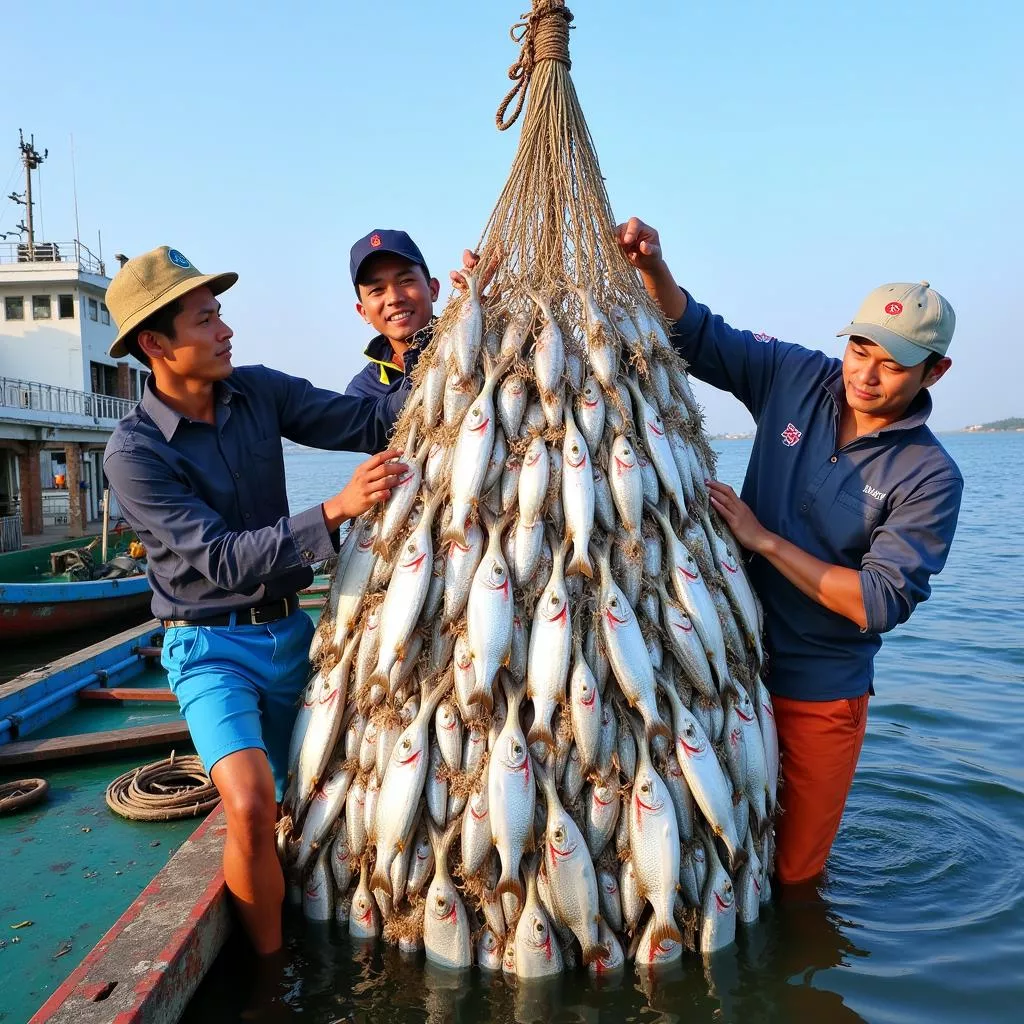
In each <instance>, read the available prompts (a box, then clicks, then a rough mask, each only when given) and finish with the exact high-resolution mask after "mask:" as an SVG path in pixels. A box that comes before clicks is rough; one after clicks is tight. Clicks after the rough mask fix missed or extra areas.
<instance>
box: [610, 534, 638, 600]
mask: <svg viewBox="0 0 1024 1024" xmlns="http://www.w3.org/2000/svg"><path fill="white" fill-rule="evenodd" d="M639 550H640V545H639V543H638V542H634V541H629V542H627V543H625V544H624V543H621V542H618V543H616V544H615V546H614V547H613V548H612V564H613V566H614V569H615V579H616V581H617V582H618V584H619V587H620V589H621V590H622V593H623V594H625V595H626V600H627V601H628V602H629V603H630V605H631V607H633V608H636V606H637V605H638V604H639V603H640V591H641V587H642V586H643V578H644V565H643V562H642V560H641V558H640V555H639Z"/></svg>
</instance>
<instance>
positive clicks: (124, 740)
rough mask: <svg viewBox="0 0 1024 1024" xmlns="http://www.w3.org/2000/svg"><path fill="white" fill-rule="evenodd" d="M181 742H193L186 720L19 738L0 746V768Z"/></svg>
mask: <svg viewBox="0 0 1024 1024" xmlns="http://www.w3.org/2000/svg"><path fill="white" fill-rule="evenodd" d="M180 743H191V739H190V737H189V734H188V726H187V725H186V724H185V722H184V721H178V722H156V723H155V724H153V725H137V726H132V727H131V728H128V729H111V730H110V731H108V732H85V733H81V734H79V735H77V736H54V737H53V738H52V739H47V740H18V741H17V742H16V743H6V744H4V745H3V746H0V768H11V767H14V766H15V765H22V764H38V763H40V762H44V761H60V760H64V759H67V758H78V757H92V756H94V755H96V754H116V753H120V752H121V751H123V750H133V749H138V748H140V747H154V746H170V745H171V744H180Z"/></svg>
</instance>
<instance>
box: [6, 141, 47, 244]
mask: <svg viewBox="0 0 1024 1024" xmlns="http://www.w3.org/2000/svg"><path fill="white" fill-rule="evenodd" d="M18 147H19V148H20V149H21V162H22V163H23V164H24V165H25V191H24V192H22V193H20V194H19V193H17V192H12V193H11V194H10V195H9V196H8V197H7V198H8V199H11V200H13V201H14V202H15V203H17V204H18V205H19V206H24V207H25V210H26V214H25V220H27V221H28V223H27V224H26V223H25V221H24V220H23V221H22V222H21V223H20V224H18V230H19V231H21V232H22V233H23V234H27V235H28V258H29V260H30V261H34V260H35V258H36V236H35V227H34V225H33V222H32V172H33V171H35V170H37V169H38V168H39V165H40V164H41V163H42V162H43V161H44V160H45V159H46V158H47V157H48V156H49V155H50V151H49V150H48V149H44V150H43V152H42V155H40V153H39V151H38V150H37V149H36V137H35V136H34V135H31V136H29V140H28V142H26V141H25V133H24V132H23V131H22V130H21V129H20V128H19V129H18Z"/></svg>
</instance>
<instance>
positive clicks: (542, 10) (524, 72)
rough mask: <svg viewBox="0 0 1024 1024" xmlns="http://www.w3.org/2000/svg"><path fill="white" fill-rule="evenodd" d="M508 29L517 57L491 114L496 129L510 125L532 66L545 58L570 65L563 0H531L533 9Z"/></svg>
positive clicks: (566, 10) (567, 19) (520, 106)
mask: <svg viewBox="0 0 1024 1024" xmlns="http://www.w3.org/2000/svg"><path fill="white" fill-rule="evenodd" d="M521 17H522V19H523V20H522V21H517V22H516V23H515V24H514V25H513V26H512V28H511V29H510V30H509V35H510V36H511V38H512V42H514V43H518V44H519V47H520V50H519V59H518V60H517V61H516V62H515V64H513V65H512V67H510V68H509V69H508V77H509V78H510V79H511V80H512V81H513V82H515V85H513V86H512V88H511V89H509V91H508V93H507V95H506V96H505V98H504V99H503V100H502V101H501V105H500V106H499V107H498V112H497V113H496V114H495V115H494V121H495V124H497V126H498V131H500V132H503V131H505V130H506V129H507V128H511V127H512V125H514V124H515V123H516V120H517V119H518V118H519V114H520V113H521V112H522V109H523V103H524V102H525V100H526V89H527V86H529V84H530V77H531V75H532V74H533V69H534V67H536V65H537V64H539V63H540V62H541V61H544V60H557V61H561V63H563V64H564V65H565V66H566V67H567V68H571V67H572V61H571V60H569V24H570V22H571V21H572V11H570V10H569V8H568V7H566V6H565V4H563V3H562V0H534V4H533V10H532V11H531V12H530V13H529V14H523V15H521ZM513 99H514V100H515V101H516V109H515V110H513V111H512V115H511V117H509V118H507V119H506V118H505V114H506V112H507V111H508V108H509V105H510V104H511V102H512V100H513Z"/></svg>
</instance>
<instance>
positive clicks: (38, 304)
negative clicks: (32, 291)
mask: <svg viewBox="0 0 1024 1024" xmlns="http://www.w3.org/2000/svg"><path fill="white" fill-rule="evenodd" d="M52 315H53V310H52V309H51V308H50V296H49V295H33V296H32V319H33V320H49V319H50V317H51V316H52Z"/></svg>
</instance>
